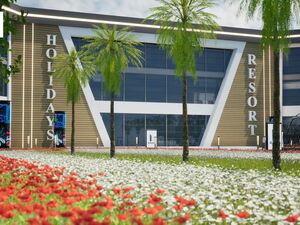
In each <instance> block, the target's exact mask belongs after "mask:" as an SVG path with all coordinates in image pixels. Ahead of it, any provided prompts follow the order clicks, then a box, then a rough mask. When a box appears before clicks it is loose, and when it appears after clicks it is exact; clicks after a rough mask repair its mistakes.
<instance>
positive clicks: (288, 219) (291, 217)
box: [285, 214, 300, 223]
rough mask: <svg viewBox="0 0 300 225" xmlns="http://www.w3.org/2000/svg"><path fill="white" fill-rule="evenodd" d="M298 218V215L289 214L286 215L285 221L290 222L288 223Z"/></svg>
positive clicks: (299, 216) (295, 221)
mask: <svg viewBox="0 0 300 225" xmlns="http://www.w3.org/2000/svg"><path fill="white" fill-rule="evenodd" d="M298 218H300V215H297V214H296V215H291V216H288V217H287V218H286V219H285V221H287V222H290V223H297V222H298Z"/></svg>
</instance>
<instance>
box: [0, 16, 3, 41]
mask: <svg viewBox="0 0 300 225" xmlns="http://www.w3.org/2000/svg"><path fill="white" fill-rule="evenodd" d="M0 38H3V12H0Z"/></svg>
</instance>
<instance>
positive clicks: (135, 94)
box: [125, 73, 145, 102]
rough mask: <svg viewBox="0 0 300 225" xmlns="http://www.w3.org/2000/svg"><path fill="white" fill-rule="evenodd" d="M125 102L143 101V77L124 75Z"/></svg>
mask: <svg viewBox="0 0 300 225" xmlns="http://www.w3.org/2000/svg"><path fill="white" fill-rule="evenodd" d="M125 101H136V102H144V101H145V75H144V74H130V73H126V75H125Z"/></svg>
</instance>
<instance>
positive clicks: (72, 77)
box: [53, 48, 96, 154]
mask: <svg viewBox="0 0 300 225" xmlns="http://www.w3.org/2000/svg"><path fill="white" fill-rule="evenodd" d="M78 60H80V62H81V63H82V65H83V68H81V67H80V64H79V61H78ZM54 67H55V72H54V74H53V75H54V76H55V77H58V78H59V79H62V80H64V85H65V88H66V89H67V103H69V102H71V104H72V131H71V154H74V153H75V147H74V146H75V104H76V103H77V102H78V101H79V99H80V93H81V85H83V86H86V85H87V83H88V81H89V80H90V79H91V77H92V76H93V75H94V74H95V72H96V71H95V67H94V65H93V64H92V60H91V59H90V58H89V57H87V56H85V57H83V56H82V55H81V54H80V53H77V52H76V50H75V49H74V48H73V49H71V51H70V54H61V55H58V56H57V57H56V58H55V60H54Z"/></svg>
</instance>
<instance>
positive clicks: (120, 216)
mask: <svg viewBox="0 0 300 225" xmlns="http://www.w3.org/2000/svg"><path fill="white" fill-rule="evenodd" d="M117 217H118V219H119V220H121V221H124V220H127V219H128V215H126V214H119V215H118V216H117Z"/></svg>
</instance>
